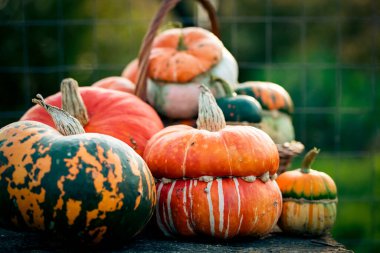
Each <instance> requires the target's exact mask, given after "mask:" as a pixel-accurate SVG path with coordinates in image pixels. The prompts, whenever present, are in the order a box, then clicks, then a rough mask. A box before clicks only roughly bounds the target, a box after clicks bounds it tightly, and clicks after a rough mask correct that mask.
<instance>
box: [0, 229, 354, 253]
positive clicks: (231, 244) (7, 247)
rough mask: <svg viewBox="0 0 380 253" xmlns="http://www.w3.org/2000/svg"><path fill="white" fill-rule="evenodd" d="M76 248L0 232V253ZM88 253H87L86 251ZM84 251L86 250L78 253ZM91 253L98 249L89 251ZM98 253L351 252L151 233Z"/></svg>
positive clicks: (308, 241) (288, 240)
mask: <svg viewBox="0 0 380 253" xmlns="http://www.w3.org/2000/svg"><path fill="white" fill-rule="evenodd" d="M76 249H78V247H77V246H73V245H69V243H67V242H66V243H64V242H63V241H59V240H57V239H53V238H51V237H50V238H47V237H46V236H44V235H41V234H37V233H32V232H22V233H21V232H15V231H10V230H6V229H1V228H0V252H34V253H37V252H73V251H74V250H76ZM87 250H88V249H87ZM80 251H86V249H80ZM88 251H90V252H93V251H97V249H90V250H88ZM99 251H101V252H181V253H183V252H193V253H198V252H351V251H349V250H347V249H346V248H345V247H344V246H343V245H342V244H340V243H338V242H336V241H335V240H334V239H333V238H332V237H331V235H326V236H324V237H321V238H299V237H289V236H285V235H284V234H283V233H281V232H274V233H271V234H270V235H268V236H266V237H264V238H261V239H252V238H245V239H239V240H232V241H227V242H226V241H210V239H206V238H203V239H172V238H166V237H163V236H162V235H160V234H159V233H158V234H157V233H156V232H154V233H150V234H149V233H147V232H145V233H142V234H140V235H138V236H136V237H135V238H134V239H132V240H131V241H129V242H128V243H126V244H124V245H123V246H122V247H119V248H103V249H100V250H99Z"/></svg>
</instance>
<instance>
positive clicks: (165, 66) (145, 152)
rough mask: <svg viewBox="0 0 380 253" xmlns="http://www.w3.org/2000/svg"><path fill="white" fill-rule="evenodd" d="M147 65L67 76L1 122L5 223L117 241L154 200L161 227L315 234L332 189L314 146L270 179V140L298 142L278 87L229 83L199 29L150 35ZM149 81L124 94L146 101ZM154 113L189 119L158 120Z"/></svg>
mask: <svg viewBox="0 0 380 253" xmlns="http://www.w3.org/2000/svg"><path fill="white" fill-rule="evenodd" d="M146 64H147V65H141V66H139V65H138V61H137V60H135V61H134V62H132V63H131V64H130V65H129V66H128V67H127V68H126V69H125V71H124V74H123V75H124V76H126V77H128V78H130V80H128V79H126V78H125V77H110V78H107V79H104V80H101V81H99V82H97V83H96V84H94V85H93V86H92V87H78V84H77V83H76V81H75V80H73V79H65V80H63V82H62V84H61V92H59V93H57V94H55V95H53V96H50V97H48V98H46V100H45V99H44V98H43V97H42V96H41V95H37V99H34V100H33V102H35V103H37V104H38V105H35V106H34V107H32V108H31V109H30V110H29V111H27V112H26V113H25V115H24V116H23V117H22V118H21V121H19V122H15V123H12V124H10V125H8V126H6V127H4V128H2V129H0V162H1V163H0V203H1V206H2V208H1V209H0V224H1V225H2V226H5V227H8V228H22V229H35V230H40V231H50V232H53V233H58V234H60V235H64V236H67V237H69V238H71V239H75V240H78V241H81V242H84V243H90V244H93V243H100V242H102V243H105V242H110V241H116V242H123V240H124V239H126V238H130V237H132V236H134V235H136V234H137V233H139V232H140V231H141V230H142V229H143V228H144V226H145V225H146V224H147V222H148V221H149V219H150V218H151V216H152V215H153V210H154V208H155V207H156V220H157V224H158V226H159V227H160V229H161V230H162V232H163V233H164V234H166V235H184V236H193V235H209V236H212V237H217V238H232V237H236V236H255V237H258V236H263V235H265V234H268V233H269V232H270V231H271V230H272V229H273V227H274V226H275V225H276V223H277V221H278V219H279V217H280V215H281V211H282V212H283V215H282V217H281V218H280V222H279V225H280V227H281V228H282V229H283V230H284V231H289V232H295V233H300V234H311V235H316V234H322V233H324V232H325V231H326V230H328V229H329V228H330V227H331V226H332V225H333V223H334V221H335V216H336V201H337V199H336V187H335V184H334V182H333V181H332V179H331V178H330V177H328V176H327V175H325V174H322V176H321V174H319V173H318V172H316V171H314V170H311V169H310V164H311V163H312V161H313V159H314V157H315V155H316V153H317V151H315V150H313V151H312V152H311V153H309V154H308V155H307V156H306V158H305V162H304V164H303V166H302V169H300V170H298V171H291V172H285V173H283V174H282V175H280V176H279V178H278V179H277V182H278V183H279V185H280V188H279V187H278V185H277V182H276V177H277V171H278V168H279V161H280V156H279V151H278V150H279V149H278V145H276V144H283V143H288V142H290V141H292V140H294V129H293V125H292V121H291V114H292V112H293V103H292V100H291V98H290V96H289V94H288V93H287V92H286V91H285V90H284V89H283V88H282V87H281V86H279V85H277V84H273V83H262V82H247V83H244V84H237V77H238V73H237V63H236V61H235V59H234V58H233V56H232V55H231V54H230V53H229V52H228V50H227V49H226V48H225V47H224V46H223V44H222V42H221V41H220V40H219V39H218V38H217V37H216V36H215V35H213V34H212V33H210V32H208V31H206V30H204V29H201V28H193V27H192V28H184V29H178V28H176V29H170V30H167V31H164V32H163V33H161V34H159V35H158V36H157V37H156V38H155V39H154V40H153V41H152V48H151V51H150V52H149V61H148V62H147V63H146ZM144 71H145V73H146V75H145V74H144ZM144 75H145V76H144ZM143 78H147V82H141V80H142V79H143ZM134 82H135V83H137V86H135V84H134ZM141 85H143V86H144V85H146V87H142V86H141ZM145 88H146V95H147V96H146V97H147V100H148V102H149V104H150V105H149V104H147V103H145V102H144V101H143V100H142V99H140V98H139V97H138V96H135V95H133V94H131V93H137V94H138V95H140V96H141V95H142V96H141V97H142V98H145ZM141 90H142V91H144V92H143V93H141ZM215 98H216V99H215ZM61 108H62V109H61ZM156 111H157V112H158V113H159V114H158V113H157V112H156ZM159 115H160V116H161V117H162V118H163V119H165V120H167V119H171V120H172V121H171V123H172V122H173V121H175V120H178V119H180V120H189V121H190V125H192V126H188V125H175V126H169V127H166V128H164V125H163V123H162V121H161V118H160V117H159ZM195 118H197V120H196V128H194V127H193V126H195ZM257 124H259V128H261V129H262V130H261V129H259V128H257V127H253V126H252V125H255V126H257ZM56 129H57V130H56ZM152 174H153V176H154V177H155V178H156V180H157V182H158V183H157V186H156V185H155V182H154V178H153V176H152ZM293 184H294V187H293ZM280 189H281V191H282V194H283V195H281V191H280ZM156 191H157V196H156ZM283 198H284V199H283ZM283 200H284V209H282V207H283Z"/></svg>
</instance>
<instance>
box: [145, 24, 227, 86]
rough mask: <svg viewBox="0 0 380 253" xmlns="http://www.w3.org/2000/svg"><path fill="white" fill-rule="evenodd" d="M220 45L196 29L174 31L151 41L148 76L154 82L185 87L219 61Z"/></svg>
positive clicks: (202, 30)
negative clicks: (179, 84) (171, 83)
mask: <svg viewBox="0 0 380 253" xmlns="http://www.w3.org/2000/svg"><path fill="white" fill-rule="evenodd" d="M223 48H224V47H223V44H222V42H221V41H220V40H219V39H218V38H217V37H216V36H215V35H214V34H212V33H211V32H209V31H207V30H205V29H202V28H198V27H187V28H182V29H181V28H173V29H168V30H166V31H164V32H162V33H161V34H159V35H158V36H157V37H156V38H155V40H154V41H153V45H152V51H151V54H150V59H149V72H148V73H149V74H148V76H149V77H150V78H152V79H154V80H159V81H164V82H174V83H186V82H189V81H190V80H192V79H194V78H195V77H196V76H198V75H200V74H202V73H205V72H206V71H208V70H209V69H210V68H211V67H212V66H214V65H216V64H217V63H218V62H219V61H220V60H221V59H222V50H223Z"/></svg>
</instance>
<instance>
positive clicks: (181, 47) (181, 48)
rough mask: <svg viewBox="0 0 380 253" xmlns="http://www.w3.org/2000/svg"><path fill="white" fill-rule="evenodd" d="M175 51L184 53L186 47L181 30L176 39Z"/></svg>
mask: <svg viewBox="0 0 380 253" xmlns="http://www.w3.org/2000/svg"><path fill="white" fill-rule="evenodd" d="M177 50H178V51H185V50H187V46H186V45H185V40H184V38H183V32H182V29H181V33H180V35H179V38H178V45H177Z"/></svg>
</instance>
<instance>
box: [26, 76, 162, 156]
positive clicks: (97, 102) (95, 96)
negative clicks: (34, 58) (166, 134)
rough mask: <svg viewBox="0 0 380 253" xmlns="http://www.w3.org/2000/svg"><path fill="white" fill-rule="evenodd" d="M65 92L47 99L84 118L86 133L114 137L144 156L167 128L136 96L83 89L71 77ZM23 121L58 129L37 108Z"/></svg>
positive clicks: (33, 108) (98, 89) (62, 85)
mask: <svg viewBox="0 0 380 253" xmlns="http://www.w3.org/2000/svg"><path fill="white" fill-rule="evenodd" d="M61 90H62V92H59V93H57V94H55V95H52V96H50V97H48V98H46V102H47V103H49V104H51V105H53V106H57V107H60V106H61V104H62V108H63V109H65V110H66V111H68V112H69V113H70V114H71V115H72V116H74V117H76V118H78V119H80V121H81V123H82V125H83V126H84V129H85V131H86V132H89V133H102V134H106V135H110V136H113V137H115V138H117V139H120V140H122V141H124V142H125V143H127V144H128V145H130V146H131V147H132V148H133V149H134V150H135V151H136V152H137V153H138V154H140V155H142V154H143V152H144V149H145V146H146V143H147V141H148V140H149V139H150V138H151V137H152V136H153V134H155V133H157V132H158V131H159V130H161V129H162V128H163V124H162V121H161V119H160V118H159V116H158V114H157V113H156V112H155V110H154V109H153V108H152V107H151V106H149V105H148V104H146V103H145V102H143V101H142V100H141V99H140V98H138V97H136V96H134V95H132V94H129V93H125V92H119V91H114V90H110V89H103V88H97V87H80V88H79V87H78V84H77V82H76V81H75V80H73V79H71V78H68V79H65V80H63V81H62V84H61ZM62 96H63V98H62ZM81 101H82V102H81ZM21 120H36V121H39V122H42V123H45V124H47V125H49V126H52V127H54V123H53V121H52V119H51V117H50V116H49V114H48V113H47V112H46V111H45V110H44V109H43V108H42V107H39V106H37V105H36V106H34V107H32V108H31V109H29V110H28V111H27V112H26V113H25V114H24V115H23V116H22V117H21Z"/></svg>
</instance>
